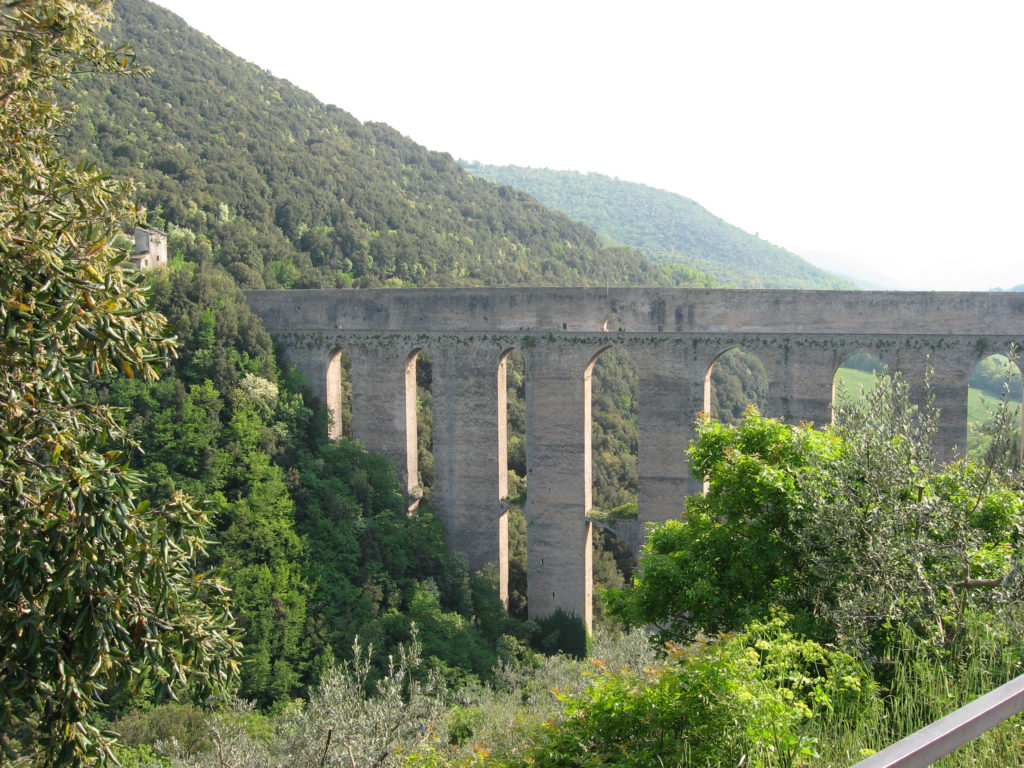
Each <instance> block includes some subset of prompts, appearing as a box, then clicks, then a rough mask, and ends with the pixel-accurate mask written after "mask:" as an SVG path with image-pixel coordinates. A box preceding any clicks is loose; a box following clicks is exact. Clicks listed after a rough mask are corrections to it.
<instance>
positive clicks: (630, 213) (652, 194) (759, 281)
mask: <svg viewBox="0 0 1024 768" xmlns="http://www.w3.org/2000/svg"><path fill="white" fill-rule="evenodd" d="M463 167H465V168H466V169H467V170H468V171H470V173H472V174H474V175H475V176H478V177H479V178H482V179H487V180H489V181H493V182H496V183H498V184H506V185H508V186H510V187H513V188H515V189H519V190H522V191H524V192H528V193H529V194H531V195H533V196H534V197H536V198H537V199H538V200H540V201H541V202H542V203H544V204H545V205H549V206H551V207H552V208H556V209H557V210H559V211H564V212H565V213H566V214H568V215H569V216H571V217H572V218H574V219H578V220H579V221H582V222H584V223H586V224H589V225H590V226H592V227H593V228H594V229H596V230H597V231H598V232H600V233H601V234H602V235H605V236H607V237H608V238H609V239H610V240H612V241H614V242H617V243H622V244H624V245H629V246H632V247H633V248H639V249H641V250H643V251H644V252H645V253H647V254H648V255H649V256H650V257H651V258H652V259H653V260H655V261H656V262H659V263H662V264H685V265H688V266H690V267H693V268H696V269H698V270H701V271H703V272H707V273H708V274H710V275H713V276H714V277H715V278H716V279H717V280H719V281H720V282H722V283H724V284H727V285H735V286H741V287H747V288H853V287H855V286H854V284H853V283H851V282H849V281H848V280H845V279H843V278H841V277H837V276H836V275H833V274H830V273H829V272H826V271H824V270H822V269H819V268H818V267H815V266H814V265H812V264H810V263H809V262H807V261H805V260H804V259H802V258H800V257H799V256H797V255H796V254H794V253H790V252H789V251H787V250H785V249H784V248H779V247H778V246H776V245H772V244H771V243H769V242H767V241H765V240H762V239H761V238H759V237H757V236H756V235H750V234H748V233H747V232H744V231H743V230H741V229H739V228H738V227H734V226H733V225H731V224H729V223H727V222H725V221H723V220H722V219H720V218H718V217H717V216H715V215H714V214H712V213H709V212H708V211H707V210H705V209H704V208H702V207H701V206H700V205H698V204H697V203H695V202H694V201H693V200H689V199H688V198H685V197H682V196H681V195H676V194H673V193H672V192H665V191H663V190H660V189H654V188H652V187H648V186H645V185H643V184H634V183H632V182H628V181H619V180H618V179H613V178H610V177H608V176H602V175H601V174H597V173H587V174H583V173H577V172H575V171H551V170H547V169H539V168H520V167H517V166H511V165H510V166H495V165H480V164H478V163H466V162H463Z"/></svg>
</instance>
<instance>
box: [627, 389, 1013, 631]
mask: <svg viewBox="0 0 1024 768" xmlns="http://www.w3.org/2000/svg"><path fill="white" fill-rule="evenodd" d="M935 418H936V417H935V414H934V413H933V412H931V411H930V410H928V409H927V408H925V409H919V408H918V407H917V406H915V405H912V404H911V403H910V402H909V398H908V395H907V389H906V386H905V384H904V383H903V382H902V380H901V379H900V377H899V376H893V377H880V378H879V381H878V384H877V385H876V386H875V388H874V389H873V390H872V391H871V392H870V393H868V394H867V395H866V397H865V399H863V400H861V401H857V402H854V403H853V404H851V405H848V406H846V407H844V408H842V409H841V410H840V413H839V414H838V418H837V424H836V426H834V427H831V428H829V429H826V430H824V431H819V430H815V429H813V428H811V427H809V426H791V425H787V424H783V423H780V422H778V421H775V420H773V419H768V418H764V417H762V416H761V415H760V414H758V413H757V411H756V410H751V411H749V412H748V413H747V415H746V417H745V418H744V420H743V421H742V422H741V423H740V424H739V425H737V426H735V427H731V426H726V425H723V424H721V423H719V422H715V421H712V420H710V419H704V420H702V421H701V422H700V423H699V424H698V439H697V440H696V441H695V442H694V444H693V445H692V446H691V449H690V458H691V463H692V466H693V470H694V472H695V473H697V474H699V475H702V476H704V477H706V478H707V480H708V492H707V493H706V494H705V495H702V496H696V497H691V498H690V499H689V500H688V502H687V513H686V516H685V517H684V518H683V519H681V520H678V521H672V522H669V523H667V524H666V525H664V526H662V527H660V528H657V529H655V530H653V531H652V532H651V535H650V537H649V539H648V543H647V546H646V553H645V555H644V557H643V558H642V562H641V565H640V568H639V570H638V571H637V573H636V575H635V577H634V583H633V587H632V589H631V590H629V591H628V592H619V593H617V594H616V595H614V597H613V603H614V605H613V613H614V614H615V615H618V616H619V617H621V618H622V619H624V620H626V621H628V622H630V623H635V624H640V625H643V624H647V623H650V622H657V623H658V624H660V625H661V627H662V635H663V636H665V637H669V638H685V639H689V638H692V637H694V636H695V635H696V634H697V633H699V632H719V631H729V630H736V629H739V628H740V627H742V626H743V625H744V624H745V623H746V622H748V621H750V620H751V619H754V618H757V617H759V616H763V615H765V613H766V612H767V611H768V610H769V608H770V607H772V606H783V607H784V608H785V609H786V610H787V611H789V612H790V613H791V614H793V616H794V621H795V625H796V626H798V627H800V628H801V629H802V630H803V631H805V632H807V633H808V634H810V635H811V636H813V637H816V638H817V639H820V640H822V641H828V642H832V641H836V640H839V639H841V640H842V642H844V643H846V644H848V645H850V646H851V647H858V648H860V647H871V646H877V644H878V643H879V642H882V641H884V639H885V634H886V633H887V632H888V631H889V630H890V629H891V628H892V627H893V626H897V625H908V626H910V627H912V628H914V630H915V631H917V632H920V633H922V634H923V635H925V636H927V637H930V638H934V639H935V641H936V642H938V643H940V644H948V643H951V642H953V641H954V640H955V639H956V637H957V636H958V634H959V633H960V632H961V631H962V626H963V620H964V616H965V612H966V611H967V609H968V608H969V607H971V606H974V607H981V608H986V609H988V608H992V609H996V608H998V607H999V606H1006V605H1009V604H1011V603H1012V602H1013V601H1014V600H1015V599H1016V596H1017V595H1018V594H1019V589H1020V574H1021V570H1020V568H1021V554H1022V547H1021V545H1022V541H1024V503H1022V500H1021V494H1020V487H1019V480H1018V478H1017V475H1016V472H1015V471H1014V469H1013V467H1014V464H1012V463H1011V464H1010V465H1009V466H999V465H997V464H995V463H991V462H990V463H989V464H988V465H984V464H975V463H972V462H969V461H956V462H953V463H951V464H948V465H937V464H936V463H935V462H934V460H933V459H932V456H931V447H930V445H931V442H930V441H931V436H932V435H933V434H934V431H935ZM1001 426H1002V429H1001V430H1000V434H1001V435H1002V436H1003V437H1002V438H1000V439H1003V440H1010V439H1011V433H1010V430H1009V429H1007V428H1006V427H1008V424H1005V423H1004V424H1002V425H1001ZM992 456H993V458H995V457H997V456H999V457H1004V456H1005V454H1004V453H999V452H998V451H994V452H993V453H992Z"/></svg>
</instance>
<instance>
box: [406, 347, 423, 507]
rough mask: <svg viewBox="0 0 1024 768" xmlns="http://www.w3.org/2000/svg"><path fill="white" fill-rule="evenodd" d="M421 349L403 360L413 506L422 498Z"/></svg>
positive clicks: (408, 487)
mask: <svg viewBox="0 0 1024 768" xmlns="http://www.w3.org/2000/svg"><path fill="white" fill-rule="evenodd" d="M422 353H423V347H415V348H413V350H412V351H411V352H409V354H408V355H406V358H405V382H404V383H405V393H404V394H405V478H406V481H405V482H406V489H405V490H406V493H407V494H408V495H409V496H410V497H411V499H412V503H413V505H415V504H416V503H418V501H419V499H420V498H422V496H423V485H422V483H421V482H420V462H419V454H420V434H419V405H420V403H419V389H418V386H417V374H418V369H419V360H420V355H421V354H422Z"/></svg>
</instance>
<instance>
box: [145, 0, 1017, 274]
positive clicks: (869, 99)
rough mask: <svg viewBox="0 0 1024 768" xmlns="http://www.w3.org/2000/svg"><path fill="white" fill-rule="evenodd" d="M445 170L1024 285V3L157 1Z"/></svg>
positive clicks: (901, 266) (919, 268)
mask: <svg viewBox="0 0 1024 768" xmlns="http://www.w3.org/2000/svg"><path fill="white" fill-rule="evenodd" d="M158 2H160V4H162V5H164V6H165V7H167V8H169V9H170V10H172V11H174V12H175V13H178V14H179V15H181V16H182V17H184V19H185V20H186V21H187V22H188V23H189V24H191V25H192V26H194V27H196V28H198V29H199V30H201V31H203V32H205V33H206V34H208V35H210V37H212V38H213V39H214V40H216V41H217V42H218V43H220V44H221V45H222V46H224V47H225V48H227V49H228V50H230V51H232V52H234V53H236V54H238V55H240V56H242V57H243V58H245V59H248V60H250V61H253V62H255V63H257V64H259V65H260V66H262V67H263V68H264V69H267V70H269V71H271V72H272V73H273V74H275V75H278V76H280V77H284V78H286V79H288V80H290V81H291V82H292V83H294V84H295V85H298V86H300V87H302V88H304V89H306V90H309V91H311V92H312V93H314V94H315V95H316V96H317V97H318V98H320V99H321V100H322V101H325V102H328V103H331V104H336V105H337V106H339V107H341V108H342V109H344V110H346V111H348V112H350V113H352V114H353V115H355V116H356V117H357V118H358V119H360V120H363V121H367V120H374V121H380V122H385V123H388V124H389V125H391V126H392V127H394V128H395V129H397V130H398V131H400V132H401V133H403V134H405V135H407V136H409V137H411V138H412V139H413V140H415V141H417V142H419V143H420V144H423V145H425V146H427V147H429V148H430V149H435V150H441V151H444V152H448V153H450V154H451V155H452V156H453V157H455V158H464V159H466V160H478V161H480V162H483V163H490V164H497V165H507V164H514V165H523V166H532V167H538V168H552V169H567V170H577V171H584V172H586V171H594V172H597V173H603V174H606V175H609V176H617V177H619V178H621V179H623V180H627V181H635V182H640V183H643V184H647V185H649V186H652V187H658V188H661V189H667V190H670V191H672V192H676V193H678V194H681V195H685V196H686V197H689V198H691V199H693V200H695V201H697V202H698V203H700V204H701V205H703V206H704V207H705V208H707V209H708V210H710V211H711V212H712V213H714V214H716V215H718V216H721V217H722V218H724V219H725V220H726V221H728V222H730V223H732V224H735V225H736V226H738V227H741V228H743V229H745V230H747V231H749V232H757V233H759V234H760V236H761V237H763V238H765V239H767V240H770V241H772V242H774V243H776V244H778V245H781V246H784V247H786V248H788V249H790V250H792V251H795V252H796V253H800V254H802V255H805V256H806V255H812V254H815V253H827V254H832V255H834V256H837V257H840V258H842V259H844V260H845V261H847V262H850V263H854V264H856V265H857V266H856V267H849V268H848V269H847V271H848V272H853V271H855V270H856V271H858V272H861V273H863V272H866V271H874V272H875V273H881V274H884V275H887V276H888V278H889V279H888V283H889V285H891V286H892V287H903V288H914V289H936V290H984V289H988V288H992V287H1004V288H1009V287H1011V286H1013V285H1016V284H1019V283H1024V228H1022V227H1021V225H1020V219H1021V216H1022V214H1024V88H1022V82H1021V80H1022V77H1024V2H1020V0H1000V1H998V2H988V1H986V0H976V1H975V2H971V3H967V2H948V1H947V0H930V1H929V2H924V1H919V0H914V1H913V2H910V1H907V2H901V1H900V0H886V1H885V2H876V1H875V0H858V2H845V3H839V2H831V1H830V0H809V1H808V2H793V1H792V0H773V1H772V2H764V0H743V1H739V0H737V1H733V0H724V1H723V0H699V2H693V1H692V0H633V2H623V1H622V0H620V1H619V2H617V3H609V2H606V0H587V1H586V2H580V1H578V0H546V2H538V1H537V0H519V1H518V2H515V3H505V4H498V3H493V2H488V0H433V2H425V1H424V0H358V2H356V1H354V0H340V1H339V0H290V1H289V2H286V3H282V2H280V0H274V2H269V0H158Z"/></svg>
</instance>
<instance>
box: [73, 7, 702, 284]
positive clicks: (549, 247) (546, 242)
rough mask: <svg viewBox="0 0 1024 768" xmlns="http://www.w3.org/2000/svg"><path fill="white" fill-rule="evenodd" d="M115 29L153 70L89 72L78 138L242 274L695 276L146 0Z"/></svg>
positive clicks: (255, 280)
mask: <svg viewBox="0 0 1024 768" xmlns="http://www.w3.org/2000/svg"><path fill="white" fill-rule="evenodd" d="M115 12H116V16H115V19H114V24H113V28H112V29H111V30H110V33H109V37H110V38H111V39H113V40H117V41H120V42H124V41H128V42H130V44H131V45H132V47H133V49H134V51H135V53H136V55H137V61H138V63H139V64H140V65H142V66H147V67H151V68H152V74H151V75H150V76H148V77H145V78H129V79H121V80H116V81H115V80H111V79H110V78H100V77H97V78H91V79H86V80H84V81H82V82H80V83H78V84H77V85H76V87H75V88H74V89H73V91H72V93H71V94H69V97H70V98H71V99H72V100H74V101H75V102H77V103H78V104H79V112H78V118H77V120H76V122H75V124H74V126H73V127H72V129H71V130H70V132H69V133H68V135H67V136H66V144H67V148H68V151H69V153H70V155H71V156H72V157H74V158H87V159H89V160H91V161H92V162H95V163H97V164H98V165H100V166H101V167H103V168H106V169H109V170H111V171H112V172H113V173H114V174H115V175H117V176H118V177H130V178H132V179H134V180H135V181H136V182H137V184H138V199H139V202H140V203H142V204H143V205H145V206H146V207H147V209H148V210H149V212H150V214H149V224H151V225H152V226H155V227H159V228H164V229H167V228H174V227H184V228H187V229H189V230H190V231H192V232H193V233H194V234H195V235H196V236H197V238H198V241H197V244H196V246H195V250H194V251H193V252H192V253H191V254H190V257H191V258H194V259H197V260H202V261H210V262H212V263H216V264H219V265H221V266H223V267H224V268H225V269H226V270H227V271H228V272H229V273H230V274H231V275H232V276H233V277H234V278H235V281H236V282H237V283H238V284H239V285H240V286H242V287H244V288H263V287H267V288H281V287H284V288H288V287H297V288H332V287H350V286H357V287H376V286H381V285H408V286H430V285H447V286H458V285H499V284H500V285H606V284H610V285H626V284H648V285H650V284H656V285H679V284H685V283H687V282H690V281H691V277H690V276H688V275H681V274H679V273H672V272H669V271H666V270H663V269H661V268H660V267H657V266H655V265H653V264H651V263H650V262H649V261H648V260H646V259H644V258H643V257H642V256H641V255H640V254H638V253H635V252H633V251H631V250H629V249H626V248H613V247H606V246H603V245H602V244H601V243H600V242H599V240H598V238H597V235H596V234H595V233H594V231H593V230H591V229H590V228H589V227H587V226H585V225H583V224H579V223H577V222H574V221H572V220H570V219H569V218H568V217H567V216H565V215H564V214H561V213H557V212H555V211H552V210H550V209H548V208H545V207H544V206H543V205H541V204H540V203H538V202H537V201H535V200H534V199H533V198H531V197H529V196H528V195H526V194H523V193H520V192H516V191H514V190H511V189H508V188H504V187H498V186H496V185H493V184H490V183H487V182H484V181H482V180H480V179H477V178H474V177H473V176H471V175H469V174H468V173H466V172H465V171H464V170H463V169H462V168H460V167H459V166H458V165H457V164H456V163H455V162H454V161H453V160H452V158H451V157H450V156H449V155H447V154H444V153H441V152H431V151H428V150H427V149H425V148H424V147H422V146H420V145H418V144H416V143H415V142H414V141H412V140H410V139H408V138H406V137H404V136H402V135H400V134H399V133H398V132H397V131H395V130H394V129H392V128H390V127H389V126H387V125H384V124H381V123H366V124H364V123H361V122H359V121H358V120H356V119H355V118H353V117H352V116H351V115H349V114H348V113H346V112H344V111H343V110H341V109H338V108H337V107H333V106H327V105H324V104H322V103H320V102H319V101H317V100H316V99H315V98H314V97H313V96H312V95H310V94H309V93H307V92H305V91H302V90H300V89H299V88H296V87H295V86H293V85H291V84H290V83H288V82H286V81H284V80H281V79H278V78H275V77H273V76H271V75H270V74H269V73H267V72H265V71H263V70H261V69H259V68H258V67H256V66H254V65H252V64H249V63H248V62H245V61H243V60H242V59H240V58H238V57H237V56H234V55H233V54H231V53H229V52H228V51H225V50H224V49H222V48H220V47H219V46H217V45H216V44H215V43H213V42H212V41H211V40H210V39H209V38H207V37H205V36H204V35H201V34H200V33H198V32H196V31H195V30H192V29H190V28H189V27H188V26H186V25H185V24H184V22H182V21H181V19H179V18H178V17H176V16H174V15H173V14H171V13H169V12H168V11H166V10H164V9H162V8H159V7H158V6H156V5H153V4H152V3H149V2H146V0H119V2H118V3H117V4H116V8H115Z"/></svg>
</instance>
